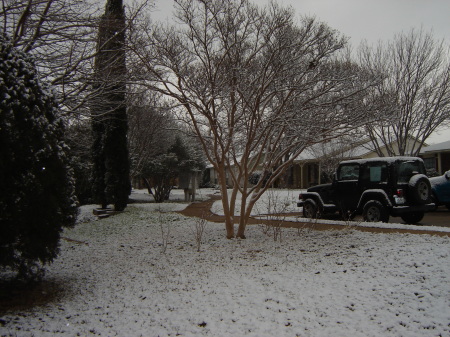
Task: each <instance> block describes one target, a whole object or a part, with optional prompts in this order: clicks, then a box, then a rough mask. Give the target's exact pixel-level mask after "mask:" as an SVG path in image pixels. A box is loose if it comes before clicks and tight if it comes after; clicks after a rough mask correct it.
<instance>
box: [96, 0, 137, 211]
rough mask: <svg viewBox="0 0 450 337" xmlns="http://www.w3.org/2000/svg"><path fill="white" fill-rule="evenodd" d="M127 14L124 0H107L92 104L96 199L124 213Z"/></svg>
mask: <svg viewBox="0 0 450 337" xmlns="http://www.w3.org/2000/svg"><path fill="white" fill-rule="evenodd" d="M124 46H125V14H124V9H123V3H122V0H107V2H106V6H105V14H104V15H103V16H102V18H101V21H100V26H99V32H98V47H97V48H98V54H97V57H96V60H95V71H96V74H95V77H96V82H95V89H96V91H97V92H98V95H97V97H96V99H95V100H94V101H93V105H92V110H93V111H92V113H93V118H92V130H93V135H94V142H93V156H94V159H93V162H94V168H93V196H94V199H95V201H96V202H97V203H99V204H101V205H102V206H103V207H105V206H106V205H107V204H114V208H115V210H117V211H122V210H123V209H124V208H125V207H126V205H127V201H128V195H129V194H130V191H131V184H130V177H129V173H130V164H129V156H128V148H127V130H128V121H127V110H126V96H125V92H126V82H125V76H126V64H125V49H124Z"/></svg>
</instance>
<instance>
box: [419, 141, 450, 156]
mask: <svg viewBox="0 0 450 337" xmlns="http://www.w3.org/2000/svg"><path fill="white" fill-rule="evenodd" d="M441 151H450V140H447V141H446V142H442V143H437V144H434V145H430V146H427V147H425V148H423V150H422V151H421V152H420V154H426V153H431V152H441Z"/></svg>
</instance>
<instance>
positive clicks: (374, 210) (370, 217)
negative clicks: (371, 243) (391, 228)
mask: <svg viewBox="0 0 450 337" xmlns="http://www.w3.org/2000/svg"><path fill="white" fill-rule="evenodd" d="M363 219H364V221H366V222H380V221H381V222H388V221H389V213H388V211H387V209H386V207H384V206H383V204H382V203H381V202H379V201H377V200H371V201H368V202H367V203H366V204H365V205H364V208H363Z"/></svg>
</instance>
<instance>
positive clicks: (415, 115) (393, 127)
mask: <svg viewBox="0 0 450 337" xmlns="http://www.w3.org/2000/svg"><path fill="white" fill-rule="evenodd" d="M448 52H449V49H448V46H445V44H444V42H443V41H442V42H437V41H436V40H435V39H434V38H433V35H432V34H431V33H425V32H424V31H423V30H422V29H421V30H414V29H413V30H411V31H410V32H409V33H408V34H403V33H402V34H399V35H397V36H395V38H394V39H393V41H391V42H388V43H386V44H381V43H380V44H379V45H378V46H377V47H376V48H370V47H369V46H367V45H366V44H363V45H362V46H361V48H360V50H359V56H360V62H361V65H362V66H363V67H365V68H366V70H367V71H371V72H372V73H377V74H380V73H381V74H383V75H384V81H382V82H381V83H380V84H379V85H378V86H377V87H376V88H374V90H373V92H372V99H371V100H369V101H368V103H369V104H370V105H371V109H374V110H377V111H378V112H379V113H380V114H381V115H384V116H385V117H386V118H385V119H384V120H382V121H380V122H378V123H371V124H368V126H367V132H368V134H369V136H370V137H371V139H372V142H373V145H374V148H375V150H376V151H377V152H378V155H380V156H383V155H384V153H383V151H382V148H383V147H385V148H386V152H387V154H388V155H389V156H394V155H413V156H416V155H418V154H419V152H420V150H421V148H422V146H423V144H424V142H425V141H426V140H427V138H428V137H429V136H430V135H431V134H432V133H433V132H434V131H436V130H437V129H438V128H439V127H442V126H444V125H448V123H449V121H450V61H449V57H448Z"/></svg>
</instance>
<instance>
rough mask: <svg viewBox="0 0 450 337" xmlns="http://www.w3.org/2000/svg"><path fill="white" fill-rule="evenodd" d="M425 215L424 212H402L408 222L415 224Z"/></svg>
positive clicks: (402, 216) (403, 218)
mask: <svg viewBox="0 0 450 337" xmlns="http://www.w3.org/2000/svg"><path fill="white" fill-rule="evenodd" d="M424 215H425V213H424V212H411V213H405V214H402V215H401V218H402V220H403V221H404V222H406V223H408V224H414V223H418V222H419V221H420V220H422V219H423V216H424Z"/></svg>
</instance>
